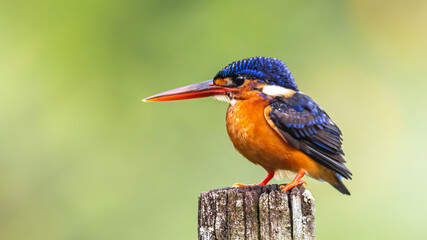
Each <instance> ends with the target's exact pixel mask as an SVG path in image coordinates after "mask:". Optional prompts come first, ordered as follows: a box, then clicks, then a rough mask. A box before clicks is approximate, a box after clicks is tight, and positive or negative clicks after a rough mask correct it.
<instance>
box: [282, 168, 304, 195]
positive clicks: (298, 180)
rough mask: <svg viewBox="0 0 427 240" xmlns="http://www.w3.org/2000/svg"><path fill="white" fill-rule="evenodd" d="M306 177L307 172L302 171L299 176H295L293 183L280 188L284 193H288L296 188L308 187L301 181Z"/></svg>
mask: <svg viewBox="0 0 427 240" xmlns="http://www.w3.org/2000/svg"><path fill="white" fill-rule="evenodd" d="M304 175H305V172H304V171H303V170H302V169H300V170H299V171H298V174H297V175H296V176H295V178H294V180H292V182H291V183H289V184H286V185H285V186H280V188H281V189H282V192H283V191H285V192H287V191H289V190H291V189H292V188H294V187H296V186H298V185H301V184H305V185H306V186H307V183H306V182H304V181H301V178H302V177H304Z"/></svg>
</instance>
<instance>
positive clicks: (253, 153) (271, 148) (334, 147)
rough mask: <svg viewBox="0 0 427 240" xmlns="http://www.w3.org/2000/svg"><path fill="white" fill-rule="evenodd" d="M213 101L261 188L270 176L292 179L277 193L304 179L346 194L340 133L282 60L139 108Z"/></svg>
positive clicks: (256, 60) (252, 61)
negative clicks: (222, 107)
mask: <svg viewBox="0 0 427 240" xmlns="http://www.w3.org/2000/svg"><path fill="white" fill-rule="evenodd" d="M208 96H212V97H213V98H214V99H217V100H220V101H225V102H227V103H229V106H228V110H227V114H226V124H227V132H228V135H229V137H230V139H231V141H232V142H233V145H234V147H235V148H236V149H237V151H239V152H240V153H241V154H242V155H243V156H244V157H246V158H247V159H248V160H249V161H251V162H252V163H254V164H257V165H260V166H261V167H263V168H264V169H265V170H266V171H267V177H266V178H265V179H264V180H263V181H261V182H260V183H258V184H248V185H245V184H240V183H236V184H234V185H233V186H234V187H245V186H259V185H261V186H263V185H266V184H267V183H268V182H269V181H270V180H271V179H272V178H273V177H274V175H275V174H277V175H279V174H280V173H283V172H284V171H290V172H294V173H297V174H296V176H295V178H294V179H293V180H292V181H291V183H289V184H287V185H284V186H281V189H282V191H289V190H290V189H292V188H293V187H296V186H298V185H301V184H306V185H307V183H306V182H305V181H302V180H301V178H302V177H303V176H304V175H306V174H307V175H308V176H310V177H312V178H314V179H317V180H320V181H326V182H328V183H329V184H331V185H332V186H333V187H334V188H336V189H337V190H338V191H340V192H341V193H343V194H347V195H350V192H349V191H348V189H347V188H346V186H345V185H344V183H343V182H342V178H345V179H351V176H352V173H351V172H350V170H349V169H348V168H347V167H346V166H345V163H346V160H345V159H344V152H343V150H342V148H341V145H342V137H341V136H342V133H341V131H340V129H339V128H338V126H337V125H336V124H335V123H334V122H333V121H332V120H331V118H330V117H329V116H328V114H327V113H326V112H325V111H324V110H323V109H322V108H321V107H320V106H319V104H317V103H316V102H315V101H314V100H312V99H311V98H310V97H309V96H307V95H306V94H304V93H303V92H301V91H299V89H298V87H297V85H296V83H295V80H294V77H293V76H292V74H291V72H290V70H289V68H288V67H287V66H286V65H285V63H283V62H282V61H281V60H279V59H277V58H270V57H252V58H246V59H242V60H239V61H235V62H232V63H230V64H229V65H227V66H226V67H225V68H223V69H222V70H221V71H219V72H218V73H217V74H216V75H215V77H214V78H213V79H212V80H208V81H204V82H200V83H196V84H192V85H188V86H185V87H181V88H177V89H174V90H170V91H166V92H163V93H160V94H157V95H154V96H151V97H148V98H145V99H143V101H144V102H157V101H171V100H182V99H192V98H201V97H208Z"/></svg>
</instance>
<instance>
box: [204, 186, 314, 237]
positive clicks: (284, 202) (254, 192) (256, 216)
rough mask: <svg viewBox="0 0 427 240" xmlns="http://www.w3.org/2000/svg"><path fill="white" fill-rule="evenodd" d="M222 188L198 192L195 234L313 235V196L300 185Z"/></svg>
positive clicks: (242, 235)
mask: <svg viewBox="0 0 427 240" xmlns="http://www.w3.org/2000/svg"><path fill="white" fill-rule="evenodd" d="M279 186H280V185H267V186H256V187H243V188H223V189H215V190H211V191H208V192H203V193H202V194H200V196H199V216H198V235H199V239H200V240H206V239H217V240H222V239H231V240H234V239H262V240H276V239H294V240H296V239H298V240H299V239H316V235H315V228H316V227H315V221H314V212H315V210H314V198H313V197H312V195H311V193H310V192H309V191H308V190H306V189H305V188H304V187H302V186H298V187H296V188H293V189H292V190H291V191H290V192H289V193H283V192H281V191H280V189H279Z"/></svg>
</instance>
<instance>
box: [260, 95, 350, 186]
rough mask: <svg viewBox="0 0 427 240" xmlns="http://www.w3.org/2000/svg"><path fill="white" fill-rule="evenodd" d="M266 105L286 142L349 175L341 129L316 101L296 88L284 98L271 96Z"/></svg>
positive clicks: (329, 166)
mask: <svg viewBox="0 0 427 240" xmlns="http://www.w3.org/2000/svg"><path fill="white" fill-rule="evenodd" d="M269 107H270V110H269V112H268V115H269V118H270V120H271V121H272V122H273V124H274V127H275V129H276V131H278V132H279V134H280V135H282V137H283V138H284V139H285V140H286V141H287V142H288V144H290V145H291V146H292V147H294V148H296V149H299V150H300V151H302V152H303V153H305V154H306V155H308V156H309V157H310V158H312V159H313V160H315V161H317V162H318V163H320V164H321V165H323V166H325V167H327V168H329V169H331V170H333V171H334V172H336V173H337V174H339V175H341V176H343V177H345V178H347V179H351V175H352V174H351V172H350V170H349V169H348V168H347V167H346V166H345V165H344V163H345V162H346V161H345V159H344V157H343V156H344V153H343V151H342V149H341V144H342V138H341V135H342V134H341V131H340V129H339V128H338V127H337V125H335V123H333V122H332V120H331V119H330V118H329V116H328V114H326V112H325V111H324V110H323V109H322V108H321V107H320V106H319V105H318V104H317V103H316V102H314V101H313V100H312V99H311V98H310V97H308V96H307V95H305V94H304V93H301V92H297V93H295V94H293V95H292V96H291V97H288V98H285V97H275V98H273V99H272V100H271V102H270V105H269Z"/></svg>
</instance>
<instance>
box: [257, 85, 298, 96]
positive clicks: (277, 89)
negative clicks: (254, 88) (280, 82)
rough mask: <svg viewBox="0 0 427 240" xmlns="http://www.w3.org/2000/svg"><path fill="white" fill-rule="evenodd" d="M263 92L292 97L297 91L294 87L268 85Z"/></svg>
mask: <svg viewBox="0 0 427 240" xmlns="http://www.w3.org/2000/svg"><path fill="white" fill-rule="evenodd" d="M262 92H263V93H265V94H267V95H270V96H273V97H291V96H292V95H294V93H295V91H294V90H292V89H289V88H285V87H281V86H276V85H267V86H265V87H264V88H263V89H262Z"/></svg>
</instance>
